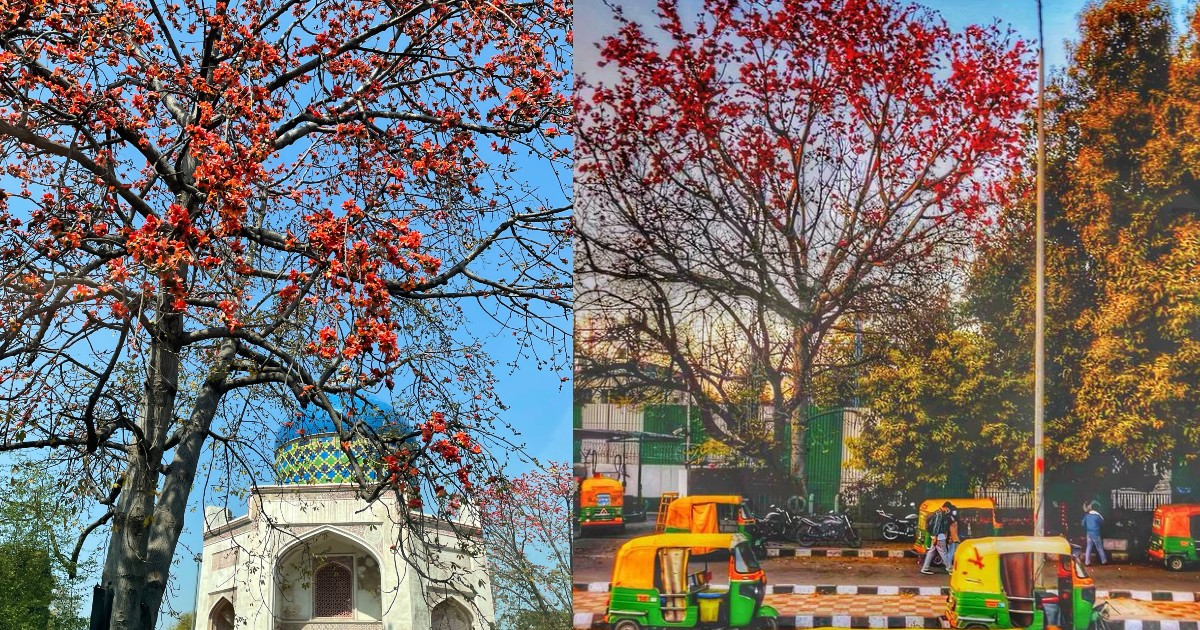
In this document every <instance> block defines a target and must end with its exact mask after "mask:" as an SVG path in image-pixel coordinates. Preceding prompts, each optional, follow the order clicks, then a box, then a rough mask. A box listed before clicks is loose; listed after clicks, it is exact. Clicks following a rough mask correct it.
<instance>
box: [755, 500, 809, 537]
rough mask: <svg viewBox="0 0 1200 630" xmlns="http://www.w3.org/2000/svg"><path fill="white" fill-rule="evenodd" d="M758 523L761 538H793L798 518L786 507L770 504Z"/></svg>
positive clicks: (798, 523)
mask: <svg viewBox="0 0 1200 630" xmlns="http://www.w3.org/2000/svg"><path fill="white" fill-rule="evenodd" d="M758 524H759V533H760V534H761V535H762V537H763V540H794V539H795V538H796V528H797V527H799V526H800V519H799V517H797V516H796V515H795V514H792V513H791V512H790V511H789V510H788V509H787V508H781V507H778V506H776V505H771V508H770V509H769V510H767V514H766V516H763V517H762V519H760V520H759V521H758Z"/></svg>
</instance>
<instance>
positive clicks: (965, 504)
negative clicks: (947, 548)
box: [913, 498, 1000, 564]
mask: <svg viewBox="0 0 1200 630" xmlns="http://www.w3.org/2000/svg"><path fill="white" fill-rule="evenodd" d="M947 501H948V502H950V503H951V504H953V505H954V509H955V510H956V511H957V512H958V539H959V540H960V541H961V540H968V539H971V538H980V537H983V536H995V535H997V534H999V533H1000V523H999V522H997V521H996V502H995V501H993V500H992V499H965V498H960V499H926V500H924V501H922V502H921V505H920V506H919V507H918V508H917V531H916V535H915V536H914V537H913V551H915V552H917V557H918V558H920V559H921V560H922V561H923V560H924V558H925V552H927V551H929V545H931V544H932V543H933V537H932V536H931V535H930V534H929V530H928V529H927V525H926V524H927V523H928V522H929V515H930V514H933V513H934V512H936V511H937V510H938V509H939V508H941V507H942V504H943V503H946V502H947ZM933 562H934V564H940V563H941V557H940V556H938V555H937V554H934V557H933Z"/></svg>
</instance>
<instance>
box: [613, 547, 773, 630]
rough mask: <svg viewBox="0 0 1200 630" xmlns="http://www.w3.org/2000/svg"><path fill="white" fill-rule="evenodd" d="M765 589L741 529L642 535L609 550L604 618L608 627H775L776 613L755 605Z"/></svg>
mask: <svg viewBox="0 0 1200 630" xmlns="http://www.w3.org/2000/svg"><path fill="white" fill-rule="evenodd" d="M714 570H717V571H719V573H718V574H717V575H719V576H720V577H718V578H716V579H717V580H722V579H723V581H724V583H720V582H718V581H715V580H714V575H715V574H714ZM766 591H767V576H766V573H764V572H763V570H762V567H760V566H759V564H758V558H757V557H756V556H755V555H754V550H753V549H751V547H750V541H749V540H747V539H746V537H745V536H743V535H741V534H678V533H676V534H656V535H653V536H642V537H640V538H634V539H633V540H630V541H629V542H627V543H625V544H624V545H622V546H621V549H620V550H618V551H617V560H616V563H615V564H614V565H613V575H612V587H611V590H610V591H609V595H608V613H607V615H606V617H605V621H606V622H607V623H608V627H609V628H611V629H612V630H641V629H642V628H729V629H733V628H753V629H761V630H776V629H777V628H778V627H779V622H778V617H779V612H778V611H776V610H775V609H774V608H772V607H770V606H764V605H763V596H764V595H766Z"/></svg>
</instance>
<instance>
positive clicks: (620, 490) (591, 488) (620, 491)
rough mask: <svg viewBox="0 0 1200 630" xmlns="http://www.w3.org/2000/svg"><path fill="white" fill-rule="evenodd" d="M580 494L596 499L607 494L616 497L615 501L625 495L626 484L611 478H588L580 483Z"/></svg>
mask: <svg viewBox="0 0 1200 630" xmlns="http://www.w3.org/2000/svg"><path fill="white" fill-rule="evenodd" d="M579 492H580V493H582V494H583V495H584V496H585V497H587V496H591V497H595V496H596V495H597V494H602V493H605V492H607V493H609V494H613V495H615V497H614V498H615V499H619V498H621V497H622V496H623V495H624V494H625V484H623V483H621V482H620V481H617V480H616V479H613V478H611V477H602V476H596V477H588V478H587V479H584V480H583V481H581V482H579ZM593 500H594V499H593Z"/></svg>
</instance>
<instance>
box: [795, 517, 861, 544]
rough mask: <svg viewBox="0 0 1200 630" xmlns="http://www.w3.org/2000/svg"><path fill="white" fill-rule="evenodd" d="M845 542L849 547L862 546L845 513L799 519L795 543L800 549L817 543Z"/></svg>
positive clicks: (856, 531)
mask: <svg viewBox="0 0 1200 630" xmlns="http://www.w3.org/2000/svg"><path fill="white" fill-rule="evenodd" d="M843 541H844V542H845V543H846V544H848V545H850V546H851V547H854V548H858V547H861V546H862V537H860V536H859V535H858V530H856V529H854V524H853V523H851V522H850V516H849V515H847V514H845V513H838V512H830V513H829V514H825V515H823V516H819V517H813V518H810V517H807V516H801V517H800V527H799V528H797V530H796V542H797V543H799V545H800V546H801V547H811V546H813V545H814V544H816V543H817V542H843Z"/></svg>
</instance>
